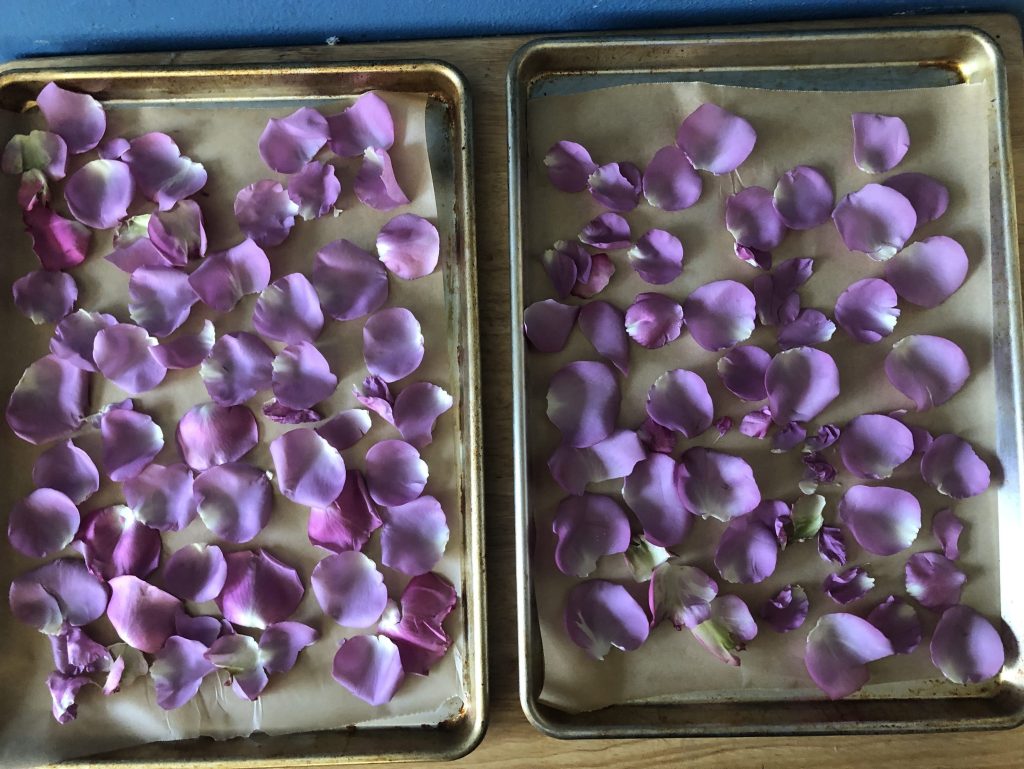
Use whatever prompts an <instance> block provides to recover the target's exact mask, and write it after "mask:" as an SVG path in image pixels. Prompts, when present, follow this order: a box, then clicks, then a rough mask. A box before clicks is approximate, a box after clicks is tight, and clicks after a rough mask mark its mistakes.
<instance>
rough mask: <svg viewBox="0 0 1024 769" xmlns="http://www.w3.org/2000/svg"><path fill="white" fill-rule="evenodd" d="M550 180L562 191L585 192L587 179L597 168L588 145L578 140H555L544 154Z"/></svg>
mask: <svg viewBox="0 0 1024 769" xmlns="http://www.w3.org/2000/svg"><path fill="white" fill-rule="evenodd" d="M544 166H545V167H546V168H547V172H548V180H549V181H550V182H551V184H552V186H553V187H554V188H555V189H557V190H561V191H562V192H583V190H585V189H586V188H587V179H588V178H589V177H590V175H591V174H592V173H593V172H594V171H596V170H597V163H595V162H594V161H593V160H591V158H590V153H589V152H587V149H586V147H584V146H583V145H581V144H577V143H576V142H570V141H560V142H555V143H554V144H553V145H552V146H551V149H549V150H548V152H547V154H546V155H545V156H544Z"/></svg>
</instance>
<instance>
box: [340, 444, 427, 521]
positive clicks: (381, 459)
mask: <svg viewBox="0 0 1024 769" xmlns="http://www.w3.org/2000/svg"><path fill="white" fill-rule="evenodd" d="M427 475H428V472H427V463H426V462H424V461H423V460H422V459H420V453H419V452H418V451H417V450H416V449H415V448H414V447H413V446H411V445H410V444H408V443H406V442H405V441H395V440H387V441H380V442H379V443H376V444H374V445H373V446H372V447H370V449H369V451H367V452H366V484H367V486H368V488H369V490H370V496H371V497H373V501H374V502H376V503H377V504H379V505H385V506H389V507H393V506H396V505H404V504H405V503H407V502H412V501H413V500H414V499H416V498H417V497H418V496H419V495H420V494H421V493H422V492H423V487H424V486H426V485H427ZM339 491H340V489H339ZM335 496H337V494H335ZM323 506H324V505H321V507H323Z"/></svg>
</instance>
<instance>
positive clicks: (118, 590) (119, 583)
mask: <svg viewBox="0 0 1024 769" xmlns="http://www.w3.org/2000/svg"><path fill="white" fill-rule="evenodd" d="M109 584H110V604H109V605H108V606H107V618H108V619H109V620H110V624H111V625H113V626H114V630H115V632H116V633H117V634H118V636H120V638H121V640H122V641H124V642H125V643H127V644H128V645H129V646H132V647H134V648H136V649H138V650H139V651H142V652H146V653H148V654H155V653H156V652H158V651H160V648H161V647H162V646H163V645H164V643H165V642H166V641H167V639H168V638H170V637H171V636H172V635H174V632H175V631H174V618H175V616H176V615H177V614H178V613H179V612H180V611H181V610H182V606H181V601H179V600H178V599H177V598H175V597H174V596H173V595H171V594H170V593H165V592H164V591H163V590H161V589H160V588H158V587H154V586H153V585H150V584H149V583H148V582H143V581H142V580H141V579H139V578H138V577H136V576H133V575H131V574H126V575H123V576H120V577H114V578H113V579H111V580H110V582H109Z"/></svg>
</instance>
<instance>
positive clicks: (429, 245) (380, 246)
mask: <svg viewBox="0 0 1024 769" xmlns="http://www.w3.org/2000/svg"><path fill="white" fill-rule="evenodd" d="M377 254H378V255H379V256H380V260H381V261H382V262H383V263H384V266H385V267H387V268H388V270H390V271H391V272H392V273H394V274H395V275H396V276H397V277H399V278H402V279H403V280H415V279H416V278H422V277H424V276H426V275H429V274H430V273H432V272H433V271H434V269H435V268H436V267H437V261H438V259H439V258H440V255H441V236H440V235H439V234H438V232H437V227H435V226H434V225H433V224H432V223H431V222H429V221H427V220H426V219H424V218H423V217H422V216H417V215H416V214H400V215H398V216H396V217H395V218H394V219H392V220H390V221H389V222H388V223H387V224H385V225H384V226H383V227H381V230H380V232H379V233H378V234H377Z"/></svg>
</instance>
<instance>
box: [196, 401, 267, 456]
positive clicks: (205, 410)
mask: <svg viewBox="0 0 1024 769" xmlns="http://www.w3.org/2000/svg"><path fill="white" fill-rule="evenodd" d="M176 436H177V440H178V450H179V451H180V452H181V456H182V458H183V459H184V460H185V462H186V464H188V466H189V467H191V468H192V469H193V470H196V471H197V472H202V471H203V470H207V469H209V468H211V467H213V466H215V465H222V464H224V463H225V462H234V461H235V460H238V459H241V458H242V457H243V456H245V454H247V453H248V452H249V451H250V450H251V449H252V448H253V447H254V446H256V443H257V441H258V440H259V431H258V429H257V425H256V417H254V416H253V413H252V412H251V411H250V410H249V408H248V407H247V406H219V405H217V404H216V403H200V404H198V405H195V406H193V407H192V408H191V409H189V410H188V411H187V412H185V415H184V416H183V417H182V418H181V421H179V422H178V430H177V433H176Z"/></svg>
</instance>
